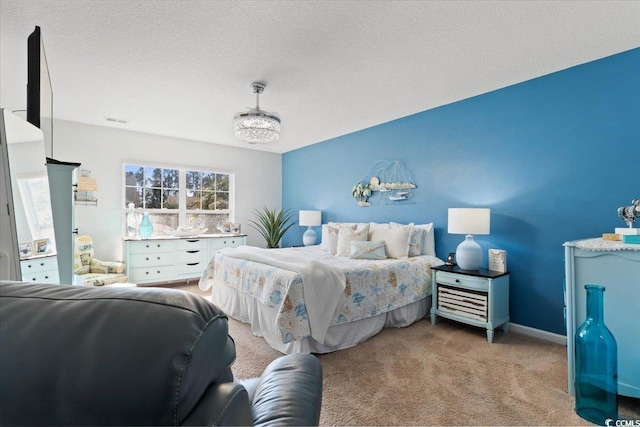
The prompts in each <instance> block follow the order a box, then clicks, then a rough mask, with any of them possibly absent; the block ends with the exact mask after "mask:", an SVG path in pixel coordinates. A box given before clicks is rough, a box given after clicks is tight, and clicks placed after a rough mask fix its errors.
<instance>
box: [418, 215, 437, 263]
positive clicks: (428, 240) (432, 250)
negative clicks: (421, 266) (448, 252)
mask: <svg viewBox="0 0 640 427" xmlns="http://www.w3.org/2000/svg"><path fill="white" fill-rule="evenodd" d="M414 228H421V229H423V230H424V244H423V245H422V255H432V256H436V243H435V239H434V235H433V223H432V222H430V223H429V224H418V225H415V226H414Z"/></svg>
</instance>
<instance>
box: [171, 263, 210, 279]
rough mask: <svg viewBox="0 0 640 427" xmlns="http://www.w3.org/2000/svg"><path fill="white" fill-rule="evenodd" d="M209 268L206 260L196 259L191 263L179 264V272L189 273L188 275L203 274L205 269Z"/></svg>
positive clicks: (181, 273)
mask: <svg viewBox="0 0 640 427" xmlns="http://www.w3.org/2000/svg"><path fill="white" fill-rule="evenodd" d="M206 268H207V262H206V261H200V262H198V261H196V262H189V263H180V264H178V274H179V275H181V276H182V275H188V276H192V277H195V276H201V275H202V273H203V272H204V270H206Z"/></svg>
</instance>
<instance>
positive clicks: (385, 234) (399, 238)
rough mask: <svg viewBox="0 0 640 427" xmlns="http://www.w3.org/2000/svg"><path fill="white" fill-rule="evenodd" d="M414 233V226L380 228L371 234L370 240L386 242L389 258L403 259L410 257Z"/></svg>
mask: <svg viewBox="0 0 640 427" xmlns="http://www.w3.org/2000/svg"><path fill="white" fill-rule="evenodd" d="M412 231H413V224H409V225H404V226H399V227H393V228H391V227H390V228H378V229H375V230H374V231H373V232H372V233H371V239H370V240H372V241H376V240H384V242H385V244H386V250H387V256H388V257H389V258H395V259H403V258H407V257H408V256H409V241H410V238H411V232H412Z"/></svg>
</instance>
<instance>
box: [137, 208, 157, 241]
mask: <svg viewBox="0 0 640 427" xmlns="http://www.w3.org/2000/svg"><path fill="white" fill-rule="evenodd" d="M138 233H139V234H140V237H141V238H143V239H148V238H149V237H151V235H152V234H153V224H151V220H150V219H149V212H143V213H142V221H140V228H138Z"/></svg>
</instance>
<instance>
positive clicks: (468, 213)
mask: <svg viewBox="0 0 640 427" xmlns="http://www.w3.org/2000/svg"><path fill="white" fill-rule="evenodd" d="M448 223H449V225H448V229H447V231H448V232H449V234H466V237H465V239H464V241H463V242H462V243H460V244H459V245H458V248H457V249H456V261H457V263H458V267H460V268H461V269H462V270H477V269H479V268H480V265H482V248H481V247H480V245H479V244H478V243H477V242H476V241H475V240H473V235H474V234H489V230H490V226H491V209H489V208H449V215H448Z"/></svg>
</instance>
